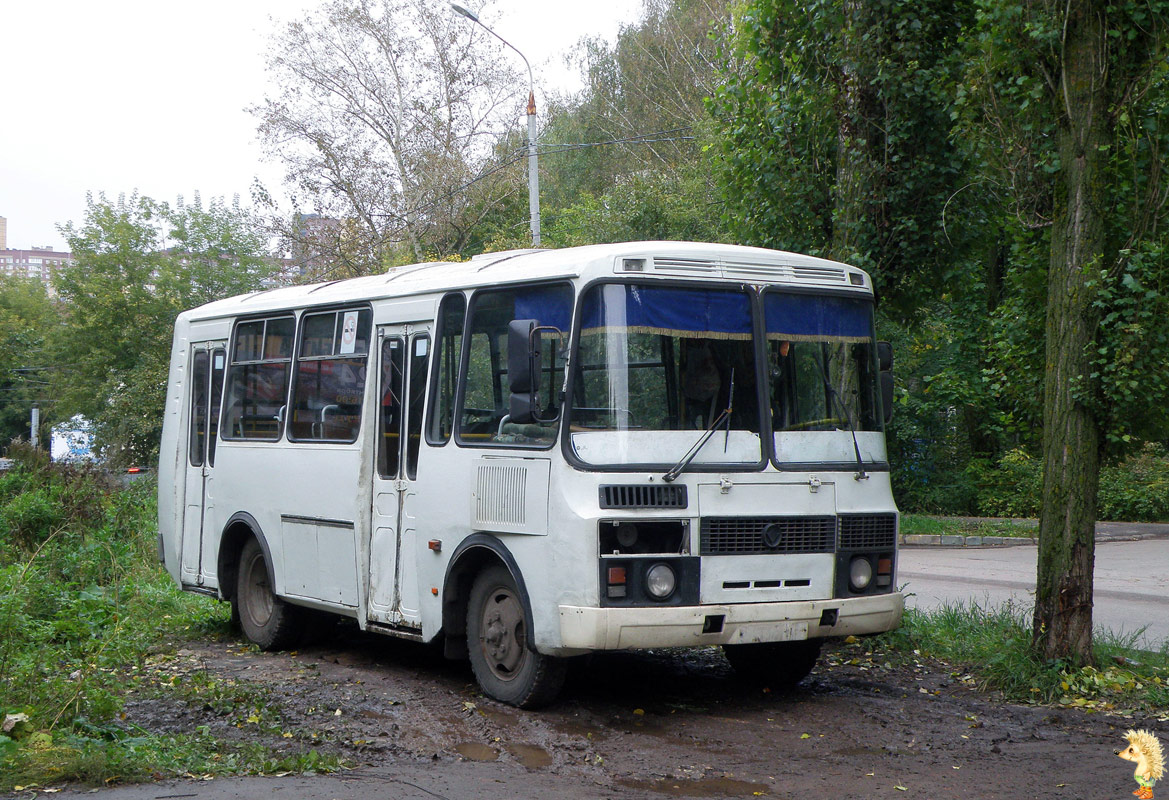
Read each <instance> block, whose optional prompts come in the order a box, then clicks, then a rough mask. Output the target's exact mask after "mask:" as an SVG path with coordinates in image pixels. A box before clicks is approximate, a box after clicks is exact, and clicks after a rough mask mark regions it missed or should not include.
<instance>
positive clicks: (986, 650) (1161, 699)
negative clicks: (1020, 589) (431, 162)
mask: <svg viewBox="0 0 1169 800" xmlns="http://www.w3.org/2000/svg"><path fill="white" fill-rule="evenodd" d="M1135 641H1136V636H1131V637H1128V638H1117V637H1115V636H1109V635H1101V636H1098V637H1097V640H1096V643H1095V648H1094V655H1095V661H1096V664H1095V665H1093V666H1086V667H1074V666H1072V665H1070V664H1067V663H1065V662H1062V661H1043V660H1042V659H1039V658H1038V657H1037V656H1036V655H1035V654H1034V653H1033V651H1032V650H1031V612H1030V609H1027V608H1024V607H1023V606H1021V605H1018V604H1014V603H1006V604H1003V605H980V604H978V603H954V604H949V605H945V606H943V607H941V608H938V609H935V610H931V611H920V610H917V609H909V610H907V611H906V614H905V619H904V622H903V624H902V626H901V628H899V629H898V630H895V631H891V632H889V633H887V634H883V635H882V636H880V637H878V638H877V640H876V643H875V644H876V646H878V647H884V648H887V649H888V650H890V651H893V652H894V653H897V652H900V653H909V652H912V653H915V654H917V653H919V654H921V655H923V656H927V657H931V658H936V659H939V660H941V661H945V662H947V663H950V664H952V665H955V666H960V667H961V670H962V671H963V672H967V673H968V674H970V675H972V676H974V677H975V679H976V680H977V681H978V682H979V683H981V684H982V685H983V686H984V687H986V688H992V689H995V690H998V691H1000V692H1001V693H1002V694H1003V695H1004V696H1005V697H1006V698H1007V699H1010V700H1013V701H1016V702H1032V703H1034V702H1038V703H1055V704H1060V705H1067V706H1075V707H1082V708H1087V709H1090V710H1105V711H1107V710H1113V709H1126V710H1133V711H1138V712H1151V713H1161V714H1164V713H1165V712H1166V710H1167V709H1169V643H1167V645H1166V646H1164V647H1162V649H1161V651H1160V652H1149V651H1143V650H1138V649H1136V648H1135V646H1134V643H1135Z"/></svg>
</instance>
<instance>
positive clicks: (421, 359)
mask: <svg viewBox="0 0 1169 800" xmlns="http://www.w3.org/2000/svg"><path fill="white" fill-rule="evenodd" d="M429 357H430V337H429V336H427V335H426V334H424V333H422V334H419V335H417V336H415V337H414V338H413V339H411V340H410V398H409V402H408V404H407V406H406V413H407V415H408V417H407V420H406V477H407V478H409V479H410V480H414V479H415V478H417V477H418V446H419V445H420V444H421V443H422V400H423V398H424V397H425V396H426V367H427V364H428V363H429Z"/></svg>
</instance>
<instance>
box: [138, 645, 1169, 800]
mask: <svg viewBox="0 0 1169 800" xmlns="http://www.w3.org/2000/svg"><path fill="white" fill-rule="evenodd" d="M870 655H871V654H867V653H866V645H865V643H864V642H861V643H859V644H853V645H846V644H838V645H835V646H833V647H832V648H830V649H828V650H827V651H826V654H825V656H823V657H822V658H821V663H820V665H819V666H818V667H817V669H816V670H815V671H814V672H813V674H812V675H811V676H810V677H809V678H808V679H806V680H805V681H804V682H803V683H802V684H801V685H800V686H798V687H797V688H795V689H794V690H790V691H784V692H779V691H771V690H769V689H768V688H766V687H759V686H752V685H748V684H744V683H743V682H742V681H740V680H739V679H737V677H736V676H735V674H734V672H733V671H732V670H731V668H730V666H729V665H728V664H727V663H726V661H725V659H724V658H723V656H722V654H721V651H719V650H718V649H715V648H707V649H699V650H664V651H649V652H628V653H612V654H600V655H596V656H593V657H590V658H587V659H581V660H580V661H578V662H576V663H574V664H573V665H572V668H571V669H570V672H569V680H568V684H567V686H566V687H565V690H564V693H563V696H562V699H561V700H560V701H559V702H557V703H556V704H555V705H554V706H553V707H551V708H549V709H546V710H543V711H536V712H525V711H519V710H517V709H514V708H511V707H508V706H505V705H502V704H499V703H496V702H495V701H493V700H490V699H488V698H486V697H484V696H483V695H481V694H480V693H479V691H478V689H477V687H476V685H475V683H474V678H473V676H472V675H471V672H470V669H469V667H467V666H466V665H465V664H460V663H454V662H448V661H445V660H444V659H443V658H442V657H441V655H440V654H439V653H437V652H436V651H435V650H434V649H433V648H429V647H424V646H420V645H416V644H413V643H408V642H399V641H396V640H390V639H385V638H381V637H377V636H374V635H368V634H362V633H360V632H358V631H356V630H355V629H348V630H343V631H342V632H341V633H340V634H339V635H338V636H336V637H335V638H334V639H332V640H330V641H328V642H326V643H322V644H318V645H315V646H312V647H305V648H302V649H300V650H298V651H295V652H290V653H274V654H267V653H259V652H255V651H254V650H252V649H250V648H249V647H247V646H245V645H244V644H242V643H237V642H192V643H188V644H186V645H185V646H184V647H182V648H181V649H180V650H179V651H178V653H177V654H176V655H174V656H171V657H167V658H165V659H162V660H158V661H156V662H154V663H153V664H152V666H151V669H152V670H154V671H155V672H156V675H157V680H156V682H155V683H156V685H160V686H161V685H165V684H166V683H167V682H168V681H169V682H170V683H171V685H172V686H174V685H175V684H176V683H177V684H179V685H180V686H188V687H189V686H204V685H205V686H219V687H222V686H229V687H232V692H234V694H231V695H230V697H229V701H224V700H223V698H222V696H220V697H219V699H218V700H216V699H214V698H212V699H210V700H204V699H203V696H202V693H201V692H195V691H191V690H188V691H181V690H179V689H174V690H172V691H161V690H157V689H156V690H153V691H143V692H141V693H140V694H138V695H137V696H135V697H134V698H133V699H132V700H131V702H130V703H129V704H128V706H127V708H126V713H127V718H126V721H127V722H128V723H130V724H133V725H138V726H141V727H142V728H144V729H147V730H151V731H191V730H194V729H195V728H196V727H198V726H206V728H207V729H208V730H210V731H211V732H212V733H214V734H216V735H219V736H223V737H226V738H229V739H231V738H236V739H245V738H246V739H250V740H261V741H265V742H266V743H268V744H270V745H272V746H273V747H276V748H284V749H289V750H304V749H306V748H307V747H316V748H323V749H327V750H331V751H334V752H339V753H341V754H342V755H344V756H345V758H346V759H348V761H349V762H350V763H352V764H353V765H354V766H355V767H356V770H355V772H354V773H353V776H351V780H357V779H358V778H359V777H360V775H361V774H362V772H363V770H366V769H373V770H375V771H376V770H390V771H393V770H394V769H398V770H400V773H399V774H407V773H408V772H409V771H410V770H411V769H415V768H419V769H425V770H427V772H425V773H422V774H431V775H435V774H438V772H436V770H437V771H441V770H443V769H444V768H448V769H449V770H450V771H451V772H452V773H453V772H455V771H457V769H462V768H463V767H464V766H465V767H466V768H467V769H471V768H472V766H475V768H478V769H488V768H490V769H491V770H492V772H491V774H492V776H499V777H493V778H492V781H494V782H495V783H493V784H492V785H493V786H495V785H496V784H497V783H498V784H499V786H498V787H497V789H498V795H497V796H510V797H526V796H537V795H535V794H531V792H532V791H534V790H535V787H537V786H545V785H547V786H551V787H554V791H552V793H551V794H549V791H551V790H541V792H540V796H544V797H551V796H555V797H581V798H585V797H590V798H591V797H792V798H795V797H834V798H853V797H855V798H862V797H863V798H868V797H875V796H886V797H890V796H892V797H898V796H901V795H902V794H903V793H904V794H905V795H906V796H915V797H931V798H946V797H954V798H1011V799H1012V800H1014V799H1015V798H1027V797H1044V798H1051V797H1058V798H1100V797H1113V796H1115V797H1124V796H1128V794H1129V792H1130V791H1131V789H1132V788H1134V787H1135V784H1133V785H1131V786H1130V783H1131V780H1132V779H1131V773H1132V770H1131V768H1130V766H1126V763H1125V762H1123V761H1121V760H1120V759H1118V758H1117V757H1116V756H1115V755H1114V753H1115V751H1116V750H1117V749H1119V747H1120V744H1119V743H1120V742H1121V739H1122V734H1123V731H1124V730H1125V729H1127V728H1130V727H1148V728H1151V729H1153V730H1157V731H1160V733H1161V735H1162V739H1163V740H1167V739H1169V722H1162V721H1159V720H1157V719H1142V718H1137V719H1129V718H1124V717H1121V716H1105V715H1100V714H1096V715H1090V714H1085V713H1083V712H1080V711H1073V710H1064V709H1051V708H1044V707H1038V706H1035V707H1032V706H1017V705H1011V704H1006V703H1003V702H1000V701H999V700H998V699H997V698H996V697H995V696H993V695H988V694H986V693H984V692H980V691H978V689H977V687H976V686H974V684H973V681H972V680H971V679H970V678H969V676H963V675H961V674H959V673H957V672H955V671H954V670H952V669H950V668H949V667H947V666H946V665H944V664H938V663H934V662H926V661H920V660H919V661H917V662H916V663H914V662H913V660H912V659H911V660H910V663H908V664H904V665H899V666H893V665H891V664H886V663H880V659H879V658H876V659H875V660H874V658H873V657H870ZM208 691H211V690H208ZM212 693H214V692H213V691H212ZM221 695H222V692H221ZM231 698H235V699H231ZM253 704H254V705H255V706H256V708H251V705H253ZM249 720H255V721H254V722H251V721H249ZM476 765H477V766H476ZM456 768H457V769H456ZM525 787H527V788H526V789H525ZM489 794H490V793H489Z"/></svg>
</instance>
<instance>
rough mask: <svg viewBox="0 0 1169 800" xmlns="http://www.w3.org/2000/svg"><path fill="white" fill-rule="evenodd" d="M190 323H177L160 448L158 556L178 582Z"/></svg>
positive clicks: (182, 319)
mask: <svg viewBox="0 0 1169 800" xmlns="http://www.w3.org/2000/svg"><path fill="white" fill-rule="evenodd" d="M189 330H190V325H189V323H188V321H187V317H186V315H185V314H180V315H179V318H178V320H176V322H175V332H174V339H173V341H172V344H171V353H170V371H169V378H168V380H167V389H166V405H165V407H164V409H163V418H162V440H161V442H160V443H159V449H158V538H159V555H160V556H161V558H162V560H163V563H164V564H165V565H166V571H167V572H168V573H170V576H171V577H172V578H173V579H174V580H175V582H176V583H181V581H180V577H179V570H180V567H181V564H180V560H181V557H180V554H181V553H182V544H183V543H182V537H183V518H182V514H183V509H184V507H185V506H186V498H185V497H184V494H185V489H186V486H185V481H183V480H181V476H182V471H183V466H182V465H183V464H184V462H185V460H186V457H187V437H186V436H185V435H184V432H185V430H186V422H187V420H186V417H187V414H186V407H187V403H186V402H184V399H185V398H186V396H187V385H186V384H187V381H186V376H187V358H188V351H189V349H190V338H189V335H188V333H189Z"/></svg>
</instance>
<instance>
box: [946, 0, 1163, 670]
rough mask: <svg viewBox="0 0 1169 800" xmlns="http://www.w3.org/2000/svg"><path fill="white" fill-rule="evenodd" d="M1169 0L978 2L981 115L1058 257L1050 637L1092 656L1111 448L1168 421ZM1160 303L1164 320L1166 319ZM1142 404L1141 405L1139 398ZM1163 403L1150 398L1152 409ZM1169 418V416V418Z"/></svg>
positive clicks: (1040, 249)
mask: <svg viewBox="0 0 1169 800" xmlns="http://www.w3.org/2000/svg"><path fill="white" fill-rule="evenodd" d="M1167 31H1169V3H1166V2H1164V1H1163V0H1132V2H1127V1H1126V2H1118V3H1112V2H1104V1H1103V0H1071V2H1067V3H1062V2H1060V3H1056V2H1046V1H1045V2H1034V3H1022V2H994V3H992V2H989V0H986V1H984V2H982V3H980V5H979V10H978V28H977V35H976V37H974V38H973V41H974V43H975V44H976V47H977V53H978V59H977V62H976V63H975V64H974V67H973V69H972V70H971V73H970V77H969V80H968V81H967V87H966V90H965V91H966V92H967V93H968V98H965V99H964V102H965V103H966V105H967V108H968V111H967V114H966V117H967V125H966V130H967V131H968V132H969V136H970V138H971V140H972V141H975V142H978V143H980V144H981V146H982V153H983V159H982V163H983V164H984V165H985V169H986V175H987V177H988V178H989V179H991V180H995V181H997V182H998V183H999V184H1000V185H1002V186H1006V187H1009V191H1008V192H1006V193H1005V197H1006V199H1007V200H1008V201H1009V202H1010V203H1011V206H1012V210H1013V211H1014V216H1015V218H1016V219H1017V220H1018V221H1019V225H1020V227H1021V228H1022V229H1023V230H1022V231H1020V232H1018V233H1017V234H1016V236H1017V239H1019V240H1030V243H1031V246H1030V247H1027V248H1024V250H1025V254H1027V255H1030V256H1032V258H1031V259H1029V260H1028V261H1027V262H1025V263H1024V264H1021V265H1019V266H1018V267H1017V269H1019V270H1026V271H1033V272H1039V273H1040V274H1042V273H1043V272H1045V275H1046V279H1045V280H1044V281H1043V282H1042V283H1041V286H1042V287H1043V288H1044V290H1045V296H1044V298H1043V300H1042V303H1043V305H1042V309H1043V311H1042V314H1041V316H1040V315H1032V318H1033V319H1039V318H1041V319H1042V320H1043V328H1042V331H1041V334H1042V335H1041V336H1040V337H1038V338H1039V339H1040V340H1041V341H1042V342H1043V344H1044V351H1043V354H1042V364H1041V365H1039V364H1033V365H1032V368H1034V367H1036V366H1041V368H1042V371H1041V372H1040V374H1042V375H1043V384H1042V386H1043V391H1042V398H1043V407H1042V409H1043V410H1042V420H1043V438H1042V451H1043V492H1042V494H1043V505H1042V511H1041V514H1040V552H1039V565H1038V570H1037V586H1036V602H1035V617H1034V630H1033V637H1034V644H1035V648H1036V652H1037V653H1038V654H1040V655H1041V656H1043V657H1045V658H1049V659H1051V658H1065V659H1070V660H1074V661H1081V662H1082V661H1090V660H1091V658H1092V649H1091V648H1092V572H1093V564H1094V531H1095V522H1096V517H1097V495H1098V489H1099V474H1100V465H1101V459H1102V457H1103V456H1104V455H1105V453H1106V452H1107V450H1108V445H1109V443H1110V442H1112V443H1119V442H1123V441H1124V440H1125V439H1126V438H1131V434H1130V432H1129V431H1131V430H1132V428H1133V426H1134V423H1133V422H1130V421H1129V419H1130V418H1134V417H1135V418H1140V417H1144V418H1145V420H1143V421H1139V422H1136V423H1135V426H1136V427H1142V426H1143V427H1145V428H1146V430H1147V429H1148V428H1147V425H1148V422H1147V420H1148V418H1149V417H1153V418H1160V419H1161V420H1164V415H1163V412H1158V411H1156V409H1159V408H1163V407H1164V405H1165V402H1166V401H1167V400H1169V386H1167V385H1166V384H1167V377H1166V374H1165V371H1164V369H1163V368H1161V367H1159V366H1155V365H1162V364H1164V363H1165V360H1166V358H1167V357H1169V347H1167V343H1166V336H1165V334H1164V333H1163V331H1162V330H1161V329H1162V328H1163V327H1164V326H1163V320H1164V314H1165V313H1167V312H1169V304H1167V301H1166V295H1165V288H1166V281H1167V280H1169V273H1167V269H1169V264H1166V261H1165V258H1164V249H1165V243H1166V242H1165V239H1166V235H1165V233H1164V221H1165V219H1166V214H1167V212H1169V190H1167V189H1166V186H1165V183H1166V182H1165V180H1164V177H1165V174H1164V173H1165V161H1164V153H1165V152H1166V147H1167V146H1169V131H1166V129H1165V125H1164V122H1163V120H1164V118H1165V103H1166V98H1167V89H1169V62H1167V60H1166V54H1167V45H1169V39H1167V36H1166V34H1167ZM1158 317H1160V320H1161V322H1160V324H1158V323H1157V321H1156V320H1157V318H1158ZM1134 408H1139V409H1140V413H1134ZM1146 409H1147V410H1149V413H1148V414H1146V413H1145V410H1146ZM1162 431H1164V429H1162Z"/></svg>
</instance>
